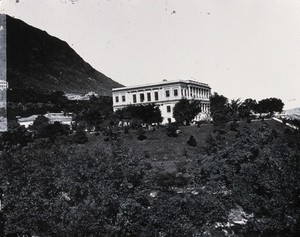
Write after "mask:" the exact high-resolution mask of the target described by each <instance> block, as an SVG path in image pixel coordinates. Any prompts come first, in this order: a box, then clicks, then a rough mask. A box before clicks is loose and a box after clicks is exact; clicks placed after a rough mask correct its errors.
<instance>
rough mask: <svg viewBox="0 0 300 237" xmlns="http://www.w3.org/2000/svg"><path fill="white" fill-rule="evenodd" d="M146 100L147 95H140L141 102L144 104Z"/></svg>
mask: <svg viewBox="0 0 300 237" xmlns="http://www.w3.org/2000/svg"><path fill="white" fill-rule="evenodd" d="M144 100H145V95H144V93H143V94H140V101H141V102H144Z"/></svg>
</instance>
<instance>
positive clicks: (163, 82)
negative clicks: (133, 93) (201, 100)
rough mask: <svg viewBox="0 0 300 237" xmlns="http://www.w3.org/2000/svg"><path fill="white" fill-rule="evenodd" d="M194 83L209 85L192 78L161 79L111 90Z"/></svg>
mask: <svg viewBox="0 0 300 237" xmlns="http://www.w3.org/2000/svg"><path fill="white" fill-rule="evenodd" d="M178 83H182V84H194V85H197V86H203V87H206V88H209V89H210V87H209V86H208V84H206V83H202V82H198V81H194V80H172V81H165V80H164V81H162V82H156V83H147V84H141V85H135V86H126V87H119V88H113V89H112V91H113V92H115V91H123V90H134V89H139V88H145V87H155V86H163V85H171V84H178Z"/></svg>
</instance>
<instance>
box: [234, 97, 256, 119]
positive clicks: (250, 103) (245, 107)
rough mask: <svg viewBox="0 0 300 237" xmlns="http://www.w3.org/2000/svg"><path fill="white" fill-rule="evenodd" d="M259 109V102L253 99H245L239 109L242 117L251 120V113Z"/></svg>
mask: <svg viewBox="0 0 300 237" xmlns="http://www.w3.org/2000/svg"><path fill="white" fill-rule="evenodd" d="M256 109H257V102H256V100H253V99H251V98H248V99H245V100H244V101H243V103H242V104H241V106H240V107H239V108H238V111H239V115H240V117H241V118H242V119H243V118H249V117H250V115H251V112H254V111H256Z"/></svg>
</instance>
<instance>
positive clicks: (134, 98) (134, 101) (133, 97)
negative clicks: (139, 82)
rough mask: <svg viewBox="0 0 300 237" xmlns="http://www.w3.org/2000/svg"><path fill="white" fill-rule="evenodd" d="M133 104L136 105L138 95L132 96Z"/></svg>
mask: <svg viewBox="0 0 300 237" xmlns="http://www.w3.org/2000/svg"><path fill="white" fill-rule="evenodd" d="M132 99H133V103H136V95H132Z"/></svg>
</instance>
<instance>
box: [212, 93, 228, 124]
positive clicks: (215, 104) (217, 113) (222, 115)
mask: <svg viewBox="0 0 300 237" xmlns="http://www.w3.org/2000/svg"><path fill="white" fill-rule="evenodd" d="M210 112H211V116H212V118H213V122H214V125H215V126H224V125H225V124H226V123H227V122H228V121H229V117H230V116H229V113H230V110H229V107H228V99H227V98H226V97H225V96H223V95H219V94H218V93H216V92H215V93H214V94H213V95H212V96H211V97H210Z"/></svg>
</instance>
